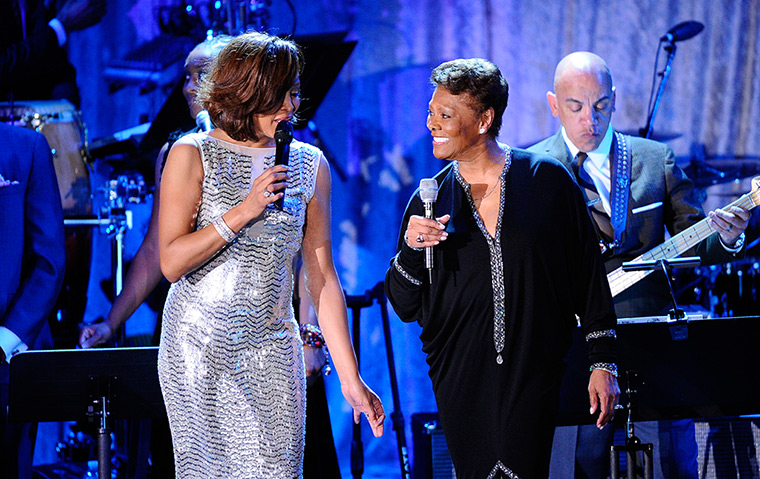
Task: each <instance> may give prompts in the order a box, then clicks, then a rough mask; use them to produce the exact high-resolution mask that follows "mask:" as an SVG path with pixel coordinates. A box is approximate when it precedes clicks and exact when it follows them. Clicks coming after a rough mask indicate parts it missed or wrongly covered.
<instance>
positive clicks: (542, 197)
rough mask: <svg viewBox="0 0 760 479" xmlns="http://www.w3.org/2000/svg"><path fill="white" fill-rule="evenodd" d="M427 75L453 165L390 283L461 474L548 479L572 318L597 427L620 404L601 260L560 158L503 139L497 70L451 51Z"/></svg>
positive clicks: (416, 218)
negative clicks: (428, 257)
mask: <svg viewBox="0 0 760 479" xmlns="http://www.w3.org/2000/svg"><path fill="white" fill-rule="evenodd" d="M431 81H432V83H433V85H435V87H436V88H435V91H434V93H433V96H432V99H431V101H430V106H429V113H428V119H427V126H428V129H429V130H430V132H431V134H432V136H433V154H434V155H435V157H436V158H440V159H445V160H448V161H450V164H449V165H447V166H446V167H445V168H444V169H443V170H441V171H440V172H439V173H438V174H437V175H436V177H435V178H436V180H437V182H438V184H439V192H438V198H437V203H436V214H437V215H438V219H437V220H433V219H425V218H424V217H423V211H424V208H423V204H422V202H421V200H420V199H419V197H418V196H417V195H415V196H414V197H412V199H411V200H410V202H409V205H408V207H407V211H406V214H405V216H404V219H403V223H402V227H401V232H402V233H401V236H400V238H399V252H398V254H397V255H396V256H395V257H394V258H393V260H392V262H391V267H390V269H389V270H388V273H387V278H386V283H385V284H386V292H387V294H388V297H389V299H390V301H391V303H392V304H393V306H394V309H395V310H396V312H397V313H398V315H399V317H400V318H401V319H402V320H404V321H407V322H412V321H416V322H418V323H419V324H420V325H421V326H422V333H421V335H420V339H422V343H423V346H422V349H423V351H424V352H425V353H426V354H427V362H428V365H429V366H430V373H429V374H430V378H431V379H432V381H433V389H434V392H435V396H436V401H437V403H438V409H439V413H440V419H441V423H442V425H443V430H444V433H445V435H446V441H447V443H448V447H449V451H450V453H451V457H452V460H453V462H454V467H455V469H456V472H457V477H459V478H460V479H462V478H478V479H484V478H498V477H506V478H538V477H546V476H547V474H548V470H549V457H550V451H551V443H552V435H553V432H554V422H555V418H556V413H557V409H558V402H559V388H560V380H561V377H562V373H563V372H564V367H565V363H564V359H565V355H566V353H567V351H568V348H569V346H570V342H571V332H572V330H573V328H574V327H576V325H577V321H578V320H577V319H576V315H577V318H579V319H580V323H581V326H582V328H583V331H584V334H585V335H586V339H587V341H588V343H589V359H590V365H591V375H590V380H589V398H590V403H591V409H592V413H594V412H596V411H598V412H599V417H598V419H597V426H599V427H603V426H604V425H606V424H607V423H608V422H609V421H610V419H611V418H612V414H613V410H614V407H615V405H616V404H617V401H618V395H619V389H618V385H617V380H616V374H617V368H616V366H615V362H614V361H615V354H614V348H615V346H614V338H615V329H614V328H615V322H616V319H615V313H614V309H613V306H612V299H611V297H610V292H609V286H608V285H607V281H606V276H605V273H604V265H603V263H602V260H601V256H600V253H599V250H598V246H597V245H596V242H595V240H594V231H593V229H592V226H591V223H590V220H589V217H588V213H587V211H586V206H585V204H584V203H583V200H582V197H581V194H580V191H579V190H578V188H577V186H576V185H575V183H574V182H573V180H572V178H571V177H570V175H569V174H568V173H567V171H566V170H565V169H564V167H563V166H562V165H560V164H559V163H557V162H556V161H555V160H553V159H550V158H548V157H540V156H537V155H535V154H532V153H528V152H526V151H523V150H518V149H514V148H510V147H509V146H507V145H505V144H503V143H499V142H498V141H497V136H498V134H499V129H500V127H501V118H502V115H503V113H504V110H505V109H506V105H507V97H508V86H507V82H506V80H505V79H504V78H503V77H502V75H501V72H500V71H499V69H498V68H497V67H496V66H495V65H494V64H493V63H491V62H488V61H486V60H482V59H470V60H454V61H451V62H447V63H444V64H442V65H440V66H439V67H437V68H436V69H435V70H433V73H432V76H431ZM425 247H433V251H434V255H433V257H434V268H433V270H432V282H430V281H429V280H428V273H427V271H426V269H425V264H424V253H423V249H424V248H425Z"/></svg>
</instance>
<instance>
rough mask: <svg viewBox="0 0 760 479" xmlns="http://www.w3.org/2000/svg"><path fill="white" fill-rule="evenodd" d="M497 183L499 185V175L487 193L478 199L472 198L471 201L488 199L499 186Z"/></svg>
mask: <svg viewBox="0 0 760 479" xmlns="http://www.w3.org/2000/svg"><path fill="white" fill-rule="evenodd" d="M499 183H501V175H499V179H498V180H496V183H494V185H493V186H492V187H491V189H490V190H488V193H486V194H485V195H483V196H481V197H480V198H473V199H472V201H481V200H484V199H486V198H488V197H489V196H490V195H491V193H493V192H494V190H495V189H496V187H497V186H499Z"/></svg>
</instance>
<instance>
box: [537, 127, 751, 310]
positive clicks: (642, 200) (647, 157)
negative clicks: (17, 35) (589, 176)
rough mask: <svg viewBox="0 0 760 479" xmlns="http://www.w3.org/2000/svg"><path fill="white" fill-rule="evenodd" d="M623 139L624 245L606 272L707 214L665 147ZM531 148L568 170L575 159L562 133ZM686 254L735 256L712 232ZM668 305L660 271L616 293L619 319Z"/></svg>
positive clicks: (713, 259) (719, 258)
mask: <svg viewBox="0 0 760 479" xmlns="http://www.w3.org/2000/svg"><path fill="white" fill-rule="evenodd" d="M626 139H627V140H628V144H629V145H630V148H631V158H632V163H631V189H630V198H629V200H628V214H627V222H626V228H625V231H624V232H623V236H622V238H621V241H622V245H621V246H620V247H618V248H615V249H614V250H613V253H612V255H611V256H609V257H607V258H606V261H605V266H606V268H607V272H608V273H609V272H610V271H612V270H614V269H616V268H618V267H619V266H620V265H621V264H622V263H623V262H625V261H631V260H633V259H634V258H636V257H638V256H640V255H641V254H643V253H646V252H647V251H649V250H651V249H652V248H654V247H656V246H658V245H660V244H662V243H663V242H664V241H665V228H667V230H668V232H669V233H670V235H671V236H672V235H676V234H678V233H680V232H681V231H683V230H685V229H686V228H688V227H690V226H691V225H693V224H695V223H697V222H698V221H700V220H702V219H703V218H704V217H705V214H704V211H702V208H701V206H700V203H699V201H698V200H697V197H696V194H695V191H694V184H693V183H692V181H691V180H690V179H689V178H688V177H687V176H686V175H685V174H684V172H683V171H682V170H681V169H680V168H678V166H676V161H675V155H674V154H673V150H671V149H670V147H669V146H667V145H665V144H663V143H659V142H656V141H652V140H648V139H645V138H639V137H633V136H627V137H626ZM529 150H531V151H535V152H540V153H544V154H548V155H549V156H552V157H554V158H557V159H558V160H559V161H560V162H561V163H562V164H563V165H565V167H566V168H567V169H568V170H569V171H571V172H572V162H573V161H574V159H573V158H572V157H571V156H570V152H569V151H568V149H567V146H566V145H565V140H564V138H563V136H562V132H561V131H559V132H557V134H555V135H554V136H552V137H549V138H547V139H546V140H544V141H542V142H540V143H537V144H536V145H534V146H532V147H530V148H529ZM647 207H648V208H647ZM684 256H700V257H701V258H702V263H703V264H716V263H727V262H730V261H733V260H735V259H736V257H735V256H734V255H732V254H731V253H729V252H727V251H726V250H725V248H723V246H722V245H721V244H720V239H719V237H718V235H717V234H715V235H711V236H710V237H709V238H707V239H706V240H704V241H702V242H701V243H700V244H698V245H697V246H695V247H694V248H692V249H691V250H689V251H687V252H686V253H685V254H684ZM671 307H672V305H671V301H670V293H669V292H668V285H667V281H666V279H665V277H664V275H663V274H662V273H659V272H656V271H655V272H652V273H650V274H649V275H648V276H647V277H646V278H644V279H643V280H641V281H639V282H638V283H637V284H636V285H634V286H631V287H630V288H628V289H627V290H625V291H623V292H622V293H620V294H618V295H617V296H616V297H615V310H616V312H617V315H618V317H631V316H649V315H657V314H663V313H666V312H667V310H668V309H670V308H671Z"/></svg>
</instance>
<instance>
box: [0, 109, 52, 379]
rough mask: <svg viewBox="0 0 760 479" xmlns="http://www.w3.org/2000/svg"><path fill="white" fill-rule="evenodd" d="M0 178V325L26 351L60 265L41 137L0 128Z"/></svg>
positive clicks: (41, 322)
mask: <svg viewBox="0 0 760 479" xmlns="http://www.w3.org/2000/svg"><path fill="white" fill-rule="evenodd" d="M0 174H2V175H3V177H4V178H5V180H6V181H11V182H13V184H10V185H7V186H0V252H1V253H0V272H2V273H0V326H3V327H5V328H8V329H9V330H11V331H12V332H13V333H15V334H16V336H18V337H19V339H21V341H23V342H24V343H25V344H26V345H27V346H29V347H30V348H31V347H33V346H34V345H35V340H36V339H37V338H38V336H40V332H41V331H42V330H43V327H47V318H48V315H49V314H50V312H51V310H52V309H53V306H54V304H55V301H56V298H57V297H58V293H59V291H60V289H61V284H62V283H63V273H64V268H65V262H66V251H65V243H64V242H65V240H64V233H63V211H62V209H61V197H60V195H59V193H58V183H57V181H56V176H55V170H54V169H53V159H52V155H51V152H50V147H49V146H48V143H47V141H46V140H45V137H44V136H42V135H41V134H39V133H37V132H35V131H32V130H28V129H25V128H20V127H15V126H8V125H5V124H0ZM48 336H49V333H48ZM6 352H9V351H6ZM2 379H3V378H0V380H2ZM5 380H6V381H7V378H5Z"/></svg>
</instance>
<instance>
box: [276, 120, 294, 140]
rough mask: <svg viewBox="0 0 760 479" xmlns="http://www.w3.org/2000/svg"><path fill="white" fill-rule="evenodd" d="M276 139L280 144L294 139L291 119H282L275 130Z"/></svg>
mask: <svg viewBox="0 0 760 479" xmlns="http://www.w3.org/2000/svg"><path fill="white" fill-rule="evenodd" d="M274 141H275V143H277V144H278V145H287V144H288V143H290V142H291V141H293V124H292V123H291V122H289V121H281V122H279V123H278V124H277V129H275V131H274Z"/></svg>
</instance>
